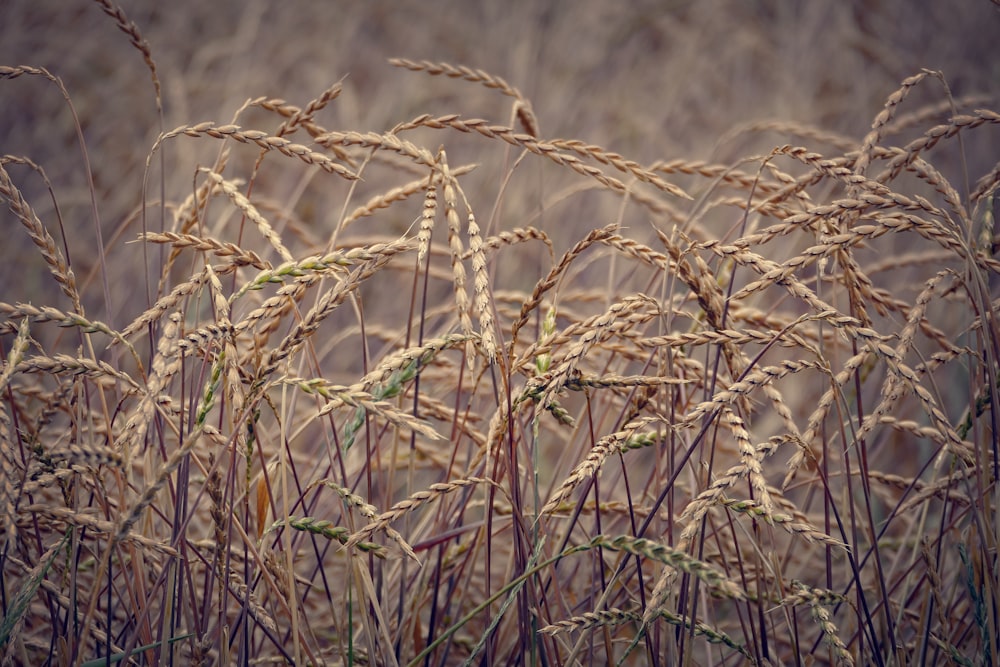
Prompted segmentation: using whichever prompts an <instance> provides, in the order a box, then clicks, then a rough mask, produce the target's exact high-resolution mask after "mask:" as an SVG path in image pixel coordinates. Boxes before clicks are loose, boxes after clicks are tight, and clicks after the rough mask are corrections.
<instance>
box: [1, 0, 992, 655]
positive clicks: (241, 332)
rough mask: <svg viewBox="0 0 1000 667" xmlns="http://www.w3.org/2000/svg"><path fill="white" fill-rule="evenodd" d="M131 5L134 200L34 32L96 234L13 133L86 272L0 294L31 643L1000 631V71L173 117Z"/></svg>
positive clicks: (706, 646)
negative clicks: (700, 112) (852, 105)
mask: <svg viewBox="0 0 1000 667" xmlns="http://www.w3.org/2000/svg"><path fill="white" fill-rule="evenodd" d="M96 4H97V5H99V8H100V9H103V10H104V12H105V13H106V14H107V17H106V18H104V19H102V20H104V21H105V22H106V27H107V30H108V33H107V34H108V35H109V36H110V35H113V34H115V32H114V31H115V29H116V28H117V30H118V34H117V35H116V37H117V38H118V39H120V40H123V42H125V43H127V44H128V45H130V48H131V49H133V52H132V53H133V59H132V60H131V61H129V62H126V63H123V64H122V67H129V68H134V69H136V70H138V71H139V72H142V73H143V84H142V85H143V86H144V88H143V90H144V91H145V92H144V93H143V95H147V96H148V97H149V98H150V99H149V100H147V102H148V105H147V106H148V108H149V110H150V111H149V114H150V118H152V120H151V124H152V125H154V126H158V127H159V128H160V129H159V130H158V131H157V133H156V136H155V137H154V138H153V139H152V140H151V141H150V142H148V143H141V142H135V143H133V144H130V145H128V146H126V147H125V150H127V151H132V152H134V153H136V154H137V157H136V156H133V157H132V158H131V159H132V160H137V167H136V169H135V171H136V178H135V179H134V181H131V182H133V183H134V184H135V187H134V188H132V189H130V188H125V187H124V186H123V187H121V188H118V189H119V190H125V191H126V192H127V193H128V194H127V195H126V194H124V193H122V192H118V193H117V196H118V197H122V198H123V199H126V200H127V199H128V197H131V198H132V201H131V204H129V205H128V206H121V207H119V206H118V205H117V203H116V202H117V200H115V202H112V201H110V200H109V201H106V200H105V199H104V197H103V195H102V192H103V188H105V187H107V184H106V183H102V182H100V180H99V179H92V178H90V175H91V174H92V173H96V174H98V175H100V174H102V173H106V172H102V171H101V167H100V165H101V164H102V161H103V160H105V159H108V160H113V159H114V155H113V154H112V155H109V156H105V154H104V151H103V150H102V151H92V150H91V149H90V148H89V144H88V141H87V137H86V134H87V132H86V129H87V128H85V127H84V124H85V122H86V121H84V122H81V121H80V120H79V118H80V117H81V113H80V112H78V110H77V105H76V102H75V99H76V98H75V95H74V94H71V92H70V90H69V88H68V87H67V86H66V85H65V84H64V82H63V80H62V79H61V77H60V74H59V71H58V68H56V67H51V66H44V67H43V66H41V65H32V64H16V65H2V66H0V90H2V91H3V92H2V94H3V95H4V99H17V95H18V93H17V92H16V91H17V88H16V86H18V85H20V84H21V83H23V82H24V80H25V79H29V80H32V81H36V80H37V81H39V82H41V83H43V84H44V85H43V86H42V88H40V89H39V90H42V91H43V93H42V94H44V95H46V96H47V97H46V100H47V103H51V104H52V105H56V104H58V105H60V108H61V109H63V110H64V111H65V113H62V115H60V116H59V119H60V120H61V121H62V122H65V123H66V124H67V126H68V128H69V130H67V129H66V127H60V128H58V129H57V130H53V131H57V132H60V133H64V134H65V135H66V136H68V137H72V138H73V139H74V141H76V142H77V145H76V147H75V148H74V149H73V150H75V151H76V153H74V154H73V155H74V157H73V160H77V157H76V155H82V156H85V157H86V163H85V164H84V166H83V167H78V169H82V170H83V171H82V175H83V180H82V183H83V185H82V190H81V192H84V193H85V195H84V196H83V199H84V201H89V203H85V204H84V205H83V209H82V210H84V211H86V209H87V208H89V209H90V213H89V215H90V216H91V217H92V223H91V224H92V225H93V227H92V229H93V232H92V234H93V237H92V238H93V241H94V244H95V245H91V246H80V245H75V244H74V243H71V242H70V241H68V240H67V239H72V238H76V237H77V236H76V235H77V234H80V233H86V232H85V231H84V232H80V231H79V230H78V226H79V225H80V224H81V223H79V222H78V221H77V219H76V218H73V219H70V218H68V217H67V216H66V215H63V213H62V207H61V206H60V204H59V202H60V200H61V198H62V192H61V187H60V182H59V181H56V180H54V181H52V183H51V184H50V182H49V178H48V176H47V173H48V171H47V169H46V168H43V165H42V164H40V163H36V162H34V161H32V156H31V155H13V154H6V153H4V154H3V156H2V158H0V197H2V199H3V201H4V202H5V204H6V208H7V209H8V210H9V213H8V214H6V215H5V219H6V220H7V221H8V222H9V224H8V227H7V228H8V229H10V232H9V233H10V234H11V235H13V234H15V233H16V234H18V235H20V236H21V237H22V238H26V239H27V240H28V241H30V244H31V248H32V249H31V252H30V255H29V257H30V259H25V258H22V259H21V260H20V261H30V263H31V265H32V266H33V267H35V268H36V270H44V272H45V275H44V281H43V280H38V281H34V280H24V281H11V282H9V283H8V284H6V285H5V286H4V288H3V292H2V293H0V312H2V320H0V333H2V338H0V340H2V346H0V349H2V357H0V358H2V362H3V363H2V372H0V389H2V391H3V400H2V401H0V454H2V457H3V465H2V466H0V489H2V494H0V502H2V503H3V512H2V513H0V516H2V525H0V534H2V539H3V548H2V551H0V565H2V567H0V577H2V581H0V603H2V610H3V614H2V616H3V619H2V621H0V647H2V652H3V659H4V661H5V663H7V664H66V665H69V664H93V665H96V664H109V663H122V664H126V663H127V664H231V663H238V664H270V663H276V664H321V663H322V664H338V663H348V664H435V665H438V664H472V663H476V664H480V663H486V664H546V665H549V664H560V665H563V664H578V663H579V664H604V663H609V664H610V663H615V664H662V665H668V664H699V665H702V664H704V665H709V664H744V663H747V662H749V663H751V664H814V663H817V662H819V663H824V664H825V663H834V664H877V665H887V664H907V665H908V664H962V665H965V664H970V665H987V664H995V663H996V661H997V659H998V656H1000V646H998V640H997V637H1000V619H998V618H997V614H998V608H1000V607H998V601H1000V600H998V598H1000V590H998V577H997V574H996V573H997V538H998V535H1000V528H998V526H1000V524H998V521H1000V519H998V514H997V504H998V501H1000V496H998V491H997V485H996V482H997V478H998V472H1000V455H998V451H997V440H998V439H997V436H996V433H997V424H996V421H995V420H996V415H997V413H998V412H997V410H998V407H1000V406H998V405H997V397H996V391H995V389H996V388H997V386H998V383H1000V324H998V321H997V318H998V311H997V298H998V289H1000V261H998V259H997V257H996V251H997V249H998V244H1000V232H998V230H997V228H996V225H995V211H996V206H995V204H994V200H995V195H996V192H997V189H998V186H1000V169H998V168H997V166H996V165H995V160H996V151H995V147H996V146H997V143H996V137H997V132H998V128H997V127H996V126H997V125H998V124H1000V114H998V113H997V112H996V111H995V110H994V109H996V108H997V105H996V102H997V100H996V99H995V98H994V97H990V96H989V94H987V95H985V96H984V95H983V94H980V92H979V91H969V92H965V93H963V94H960V95H954V94H953V93H952V92H951V89H950V87H949V84H948V78H947V77H945V76H944V75H942V74H941V73H940V72H937V71H932V70H921V69H919V68H916V69H915V70H914V71H912V72H909V73H908V75H906V76H905V78H902V79H901V80H899V81H897V82H896V83H895V88H894V89H893V88H888V89H886V90H885V91H884V94H883V98H882V100H881V102H880V104H879V105H873V106H871V107H870V108H868V109H866V110H865V111H866V113H867V114H868V117H869V118H871V119H872V120H871V121H870V123H869V124H870V128H869V129H868V131H867V133H862V134H860V135H859V136H856V137H855V136H850V135H848V134H845V133H844V132H841V131H839V130H838V129H836V128H835V129H833V130H830V129H825V128H824V126H822V125H816V126H805V125H803V124H801V123H793V122H788V123H776V122H770V123H756V124H754V125H750V126H747V125H745V126H743V127H740V128H737V129H736V130H734V131H733V132H731V133H728V134H723V135H721V138H719V139H718V146H717V148H716V153H717V154H718V155H727V154H728V153H730V152H732V153H734V155H733V156H732V157H731V158H724V159H719V160H716V161H711V160H696V159H690V160H687V159H683V158H675V157H671V158H670V159H662V160H656V161H654V160H649V161H645V160H640V159H632V158H630V157H627V156H626V155H625V154H619V153H618V152H616V151H614V150H612V149H611V148H610V147H606V146H604V145H601V144H593V143H590V141H591V140H593V139H594V137H587V140H577V139H561V138H552V136H551V135H548V134H546V133H545V131H546V128H547V127H549V126H550V125H551V121H550V119H548V118H546V117H545V115H544V113H542V112H541V111H540V109H541V108H542V107H543V106H548V105H549V104H550V103H551V101H547V102H539V101H538V100H536V99H531V98H529V97H528V96H526V95H525V94H524V93H522V92H521V90H519V88H517V87H515V85H514V84H513V83H512V82H508V81H507V80H505V79H503V78H501V77H500V76H498V75H496V74H494V73H492V72H490V71H487V70H483V69H478V68H474V67H467V66H464V65H460V64H456V63H449V62H439V61H421V60H410V59H402V58H399V59H393V60H391V61H390V62H389V63H388V64H385V65H380V67H384V70H385V72H386V73H387V74H386V76H389V74H388V73H389V72H392V71H393V70H392V68H391V67H390V65H394V66H396V67H397V68H400V69H401V70H404V71H407V74H408V76H409V77H412V78H413V79H416V80H419V81H420V84H419V87H418V90H424V91H426V90H435V91H442V92H441V99H445V100H453V101H454V104H455V105H457V106H453V107H452V108H450V109H449V110H446V111H439V110H437V109H436V107H437V106H438V104H431V105H429V106H430V107H431V111H427V110H426V109H414V110H413V113H406V110H407V109H408V105H410V104H412V102H411V101H410V100H405V99H401V100H398V103H399V108H400V109H401V111H400V113H399V115H395V116H394V117H392V118H391V119H390V120H389V121H388V122H387V123H386V125H385V127H383V128H382V129H372V127H373V125H370V124H365V125H363V126H358V125H354V126H341V125H334V124H330V123H328V122H327V121H325V120H324V112H325V111H329V110H330V109H332V108H333V107H335V106H336V105H340V104H344V105H350V104H358V102H357V101H353V102H352V101H350V100H348V99H346V98H347V97H349V93H348V92H347V91H345V84H344V82H343V81H342V80H334V81H331V82H328V83H327V85H326V87H321V88H319V89H317V90H314V91H312V92H313V94H314V95H315V97H314V98H313V99H312V100H305V101H303V102H302V103H301V106H299V105H297V104H295V103H292V102H289V101H287V100H285V99H280V98H276V97H250V98H249V99H248V101H246V102H245V103H244V104H242V105H237V106H236V107H234V108H232V109H231V110H230V113H231V116H230V117H227V118H224V119H219V120H214V121H205V122H202V121H193V122H184V123H183V124H181V125H179V126H169V125H167V124H166V118H167V115H168V114H169V113H172V112H171V111H169V108H170V105H171V94H170V87H169V86H167V85H164V82H163V80H162V79H161V76H160V69H159V67H158V65H157V58H158V56H157V53H156V50H155V49H154V48H152V47H150V45H149V43H148V42H147V41H146V39H145V37H144V36H143V32H142V28H141V26H139V25H137V24H136V23H134V22H133V21H132V19H130V18H129V16H128V15H126V14H125V12H124V11H123V10H122V9H121V8H119V7H118V6H117V5H115V4H113V3H110V2H104V1H100V2H97V3H96ZM94 9H96V8H94ZM109 38H110V37H109ZM143 68H144V69H143ZM434 77H436V78H434ZM443 78H450V79H453V80H452V81H447V80H442V79H443ZM543 83H544V82H543ZM32 90H34V89H32ZM542 90H543V91H544V87H543V88H542ZM464 91H470V92H469V95H470V96H471V97H472V99H475V100H480V99H486V100H489V105H490V106H488V107H487V111H490V113H489V117H490V120H481V119H478V118H475V117H474V116H471V115H469V116H466V115H458V114H457V113H454V112H462V111H465V109H463V108H462V106H461V102H462V99H463V94H464ZM484 91H485V92H486V93H487V96H486V97H485V98H481V97H479V96H478V95H479V93H481V92H484ZM249 92H250V94H251V95H253V94H256V92H255V91H249ZM984 92H985V93H990V92H991V91H984ZM543 95H544V93H543ZM920 96H923V99H924V100H925V101H924V102H921V103H918V102H917V101H915V100H916V99H918V98H919V97H920ZM91 103H92V100H91V99H90V98H89V97H88V98H87V104H91ZM536 103H537V104H539V105H540V106H537V107H536V106H535V104H536ZM581 103H585V101H583V102H581ZM417 106H419V105H417ZM86 113H87V112H83V117H84V118H85V119H86V118H88V116H87V115H86ZM380 113H384V110H383V112H380ZM484 115H486V114H485V113H484ZM818 120H823V119H818ZM171 127H172V128H173V129H171ZM673 129H674V130H677V129H678V128H673ZM680 130H683V128H680ZM661 131H662V130H661ZM774 133H778V134H781V135H783V136H785V137H795V140H794V141H792V140H783V141H780V142H778V143H773V144H771V145H770V146H768V148H766V149H765V150H762V151H757V152H754V151H750V152H745V153H740V151H741V150H743V149H745V142H746V141H747V140H748V139H747V137H748V136H752V137H755V138H756V140H757V141H761V139H760V137H762V136H763V137H773V136H774ZM763 141H765V142H766V141H767V139H763ZM191 144H193V145H197V146H199V147H202V148H201V150H203V151H204V152H203V153H200V154H198V155H199V156H201V157H200V158H192V159H188V157H190V156H191V155H192V154H189V153H187V152H186V151H187V150H189V149H188V148H187V146H188V145H191ZM117 150H123V149H122V148H121V147H118V149H117ZM68 151H69V149H67V152H68ZM205 156H207V159H202V158H205ZM737 156H738V157H737ZM49 159H50V160H51V158H49ZM66 159H69V158H68V157H67V158H66ZM57 164H58V161H57ZM89 165H96V166H94V167H93V171H92V168H91V167H90V166H89ZM982 165H985V167H983V166H982ZM63 168H65V167H59V169H63ZM39 183H41V184H43V186H42V190H43V191H48V192H49V193H50V195H51V199H50V200H41V201H36V200H35V199H34V198H30V197H27V196H25V194H24V192H26V191H37V190H38V188H39ZM76 183H77V185H78V186H79V185H80V181H76ZM72 198H73V199H74V207H73V210H74V211H78V210H81V208H80V204H79V201H78V200H79V199H80V196H79V194H77V195H75V196H74V197H72ZM105 207H108V208H111V209H112V210H113V211H115V213H114V215H116V216H118V215H120V216H121V217H120V220H121V222H120V223H117V222H116V224H115V225H114V226H113V228H112V230H111V232H112V233H110V234H108V235H107V236H105V234H104V232H103V231H102V225H101V222H100V217H101V214H102V211H103V210H104V209H105ZM83 219H86V216H84V218H83ZM115 219H116V220H118V219H119V218H117V217H116V218H115ZM39 267H40V268H39Z"/></svg>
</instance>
